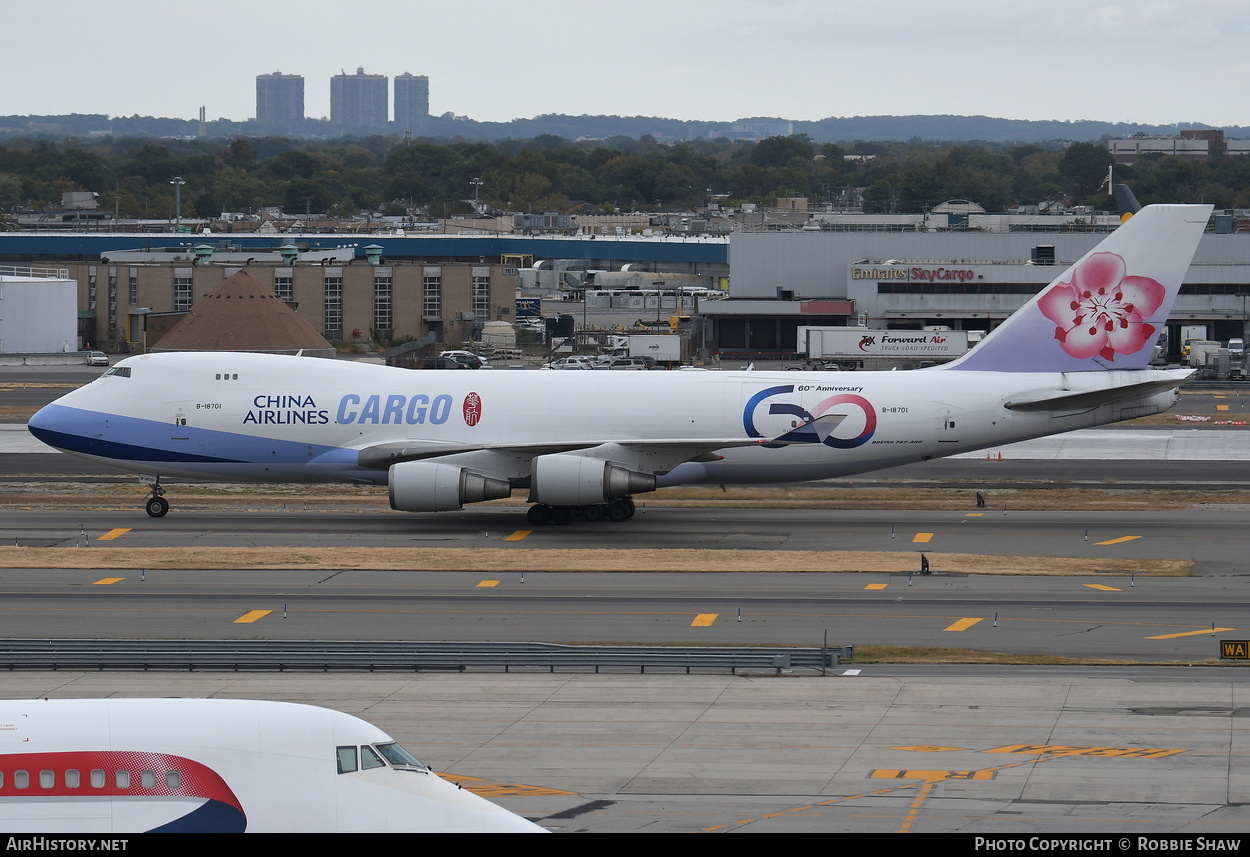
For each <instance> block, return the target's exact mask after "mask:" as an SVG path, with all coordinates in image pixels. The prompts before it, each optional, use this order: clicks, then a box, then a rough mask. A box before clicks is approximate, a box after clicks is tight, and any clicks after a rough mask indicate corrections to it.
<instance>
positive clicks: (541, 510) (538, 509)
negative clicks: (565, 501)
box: [525, 503, 551, 527]
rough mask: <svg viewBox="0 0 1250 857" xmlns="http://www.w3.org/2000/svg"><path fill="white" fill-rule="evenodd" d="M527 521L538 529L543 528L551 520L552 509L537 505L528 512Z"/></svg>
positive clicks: (526, 514)
mask: <svg viewBox="0 0 1250 857" xmlns="http://www.w3.org/2000/svg"><path fill="white" fill-rule="evenodd" d="M525 520H527V521H529V522H530V523H531V524H533V525H534V526H536V527H541V526H542V525H543V524H546V523H547V522H549V521H550V520H551V507H550V506H547V505H544V504H542V503H535V504H534V505H533V506H530V507H529V510H528V511H526V513H525Z"/></svg>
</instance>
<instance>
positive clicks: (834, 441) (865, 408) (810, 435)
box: [742, 384, 877, 449]
mask: <svg viewBox="0 0 1250 857" xmlns="http://www.w3.org/2000/svg"><path fill="white" fill-rule="evenodd" d="M793 392H794V385H793V384H782V385H780V386H777V387H767V388H765V389H763V390H760V391H759V392H758V393H756V394H755V395H754V396H752V397H751V398H750V399H749V400H748V401H747V404H746V407H745V408H743V409H742V427H743V428H744V429H746V433H747V436H748V437H765V436H766V435H764V433H763V432H761V431H760V430H759V429H757V428H756V427H755V411H756V409H757V408H758V407H759V406H760V405H761V404H762V403H763V402H764V400H765V399H769V398H772V397H773V396H780V395H783V394H785V393H793ZM838 405H850V406H852V407H853V408H858V409H859V410H860V411H862V412H863V414H864V427H863V429H862V430H861V431H860V433H859V434H857V435H856V436H855V437H849V438H841V437H834V436H833V434H832V433H830V434H829V435H827V436H826V437H824V438H822V437H821V436H820V434H819V433H818V432H817V431H816V429H815V427H813V426H811V425H809V424H810V423H812V422H813V421H815V420H816V419H818V418H820V417H821V416H823V415H824V414H826V413H828V412H829V411H830V410H832V409H833V408H835V407H837V406H838ZM768 413H770V414H785V415H788V416H793V417H797V418H798V420H799V425H798V427H797V428H795V429H794V430H792V431H789V432H786V433H785V434H783V435H781V436H780V437H779V438H778V440H783V439H784V440H785V441H786V443H784V444H781V443H777V444H764V445H765V446H767V447H770V448H776V447H781V446H786V445H788V444H791V443H823V444H824V445H825V446H831V447H833V448H834V449H854V448H855V447H857V446H862V445H863V444H865V443H867V442H868V441H869V440H870V439H871V438H872V435H873V432H875V431H876V430H877V414H876V409H875V408H873V406H872V403H871V402H869V401H868V400H867V399H865V398H864V397H863V396H857V395H855V394H853V393H841V394H839V395H836V396H830V397H829V398H827V399H824V400H823V401H821V402H820V403H819V404H817V405H816V406H815V407H814V408H812V409H811V410H810V411H809V410H807V409H806V408H804V407H803V406H802V405H798V404H795V403H793V402H773V403H771V404H770V405H769V406H768Z"/></svg>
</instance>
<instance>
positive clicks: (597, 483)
mask: <svg viewBox="0 0 1250 857" xmlns="http://www.w3.org/2000/svg"><path fill="white" fill-rule="evenodd" d="M533 466H534V470H533V474H532V475H531V476H530V491H531V493H530V499H531V500H533V501H535V502H537V503H546V504H547V505H550V506H588V505H595V504H599V503H602V502H603V501H604V500H611V499H613V498H615V497H628V496H629V495H630V494H642V493H645V492H647V491H654V490H655V476H654V475H653V474H650V473H638V472H636V471H633V470H629V469H628V468H626V467H622V466H621V465H619V464H615V463H613V462H611V461H607V460H606V459H603V458H591V457H589V456H586V455H569V454H568V453H559V454H555V455H540V456H538V457H537V458H535V459H534V465H533Z"/></svg>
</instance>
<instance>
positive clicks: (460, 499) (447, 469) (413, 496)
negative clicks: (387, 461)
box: [387, 461, 512, 512]
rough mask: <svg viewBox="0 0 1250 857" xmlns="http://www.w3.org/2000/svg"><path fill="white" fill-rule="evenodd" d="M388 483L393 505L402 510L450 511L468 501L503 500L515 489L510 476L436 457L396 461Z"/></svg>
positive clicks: (392, 506)
mask: <svg viewBox="0 0 1250 857" xmlns="http://www.w3.org/2000/svg"><path fill="white" fill-rule="evenodd" d="M387 484H388V485H389V487H390V494H391V508H392V509H395V510H397V511H400V512H450V511H453V510H455V509H459V508H460V507H461V506H463V505H464V504H465V503H480V502H481V501H482V500H499V499H501V498H503V497H507V496H508V495H509V494H511V493H512V486H511V485H510V484H509V482H508V480H506V479H494V478H491V477H490V476H484V475H482V474H481V473H475V472H474V471H472V470H467V469H465V468H463V467H456V466H455V465H453V464H439V463H438V462H433V461H404V462H400V463H399V464H393V465H391V467H390V470H389V471H388V473H387Z"/></svg>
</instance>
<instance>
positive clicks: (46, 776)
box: [39, 768, 56, 789]
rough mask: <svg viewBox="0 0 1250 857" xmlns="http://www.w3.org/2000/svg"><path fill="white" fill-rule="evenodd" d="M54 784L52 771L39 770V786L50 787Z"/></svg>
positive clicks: (42, 787) (54, 775)
mask: <svg viewBox="0 0 1250 857" xmlns="http://www.w3.org/2000/svg"><path fill="white" fill-rule="evenodd" d="M55 785H56V774H55V773H54V772H53V771H49V770H48V769H46V768H45V769H44V770H42V771H40V772H39V788H41V789H50V788H52V787H53V786H55Z"/></svg>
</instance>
